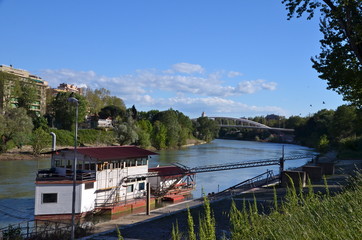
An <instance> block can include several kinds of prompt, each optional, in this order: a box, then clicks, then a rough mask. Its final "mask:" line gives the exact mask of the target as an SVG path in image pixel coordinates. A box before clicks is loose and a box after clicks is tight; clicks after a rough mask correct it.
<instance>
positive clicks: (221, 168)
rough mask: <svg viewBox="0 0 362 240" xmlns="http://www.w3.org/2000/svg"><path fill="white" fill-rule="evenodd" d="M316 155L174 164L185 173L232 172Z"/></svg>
mask: <svg viewBox="0 0 362 240" xmlns="http://www.w3.org/2000/svg"><path fill="white" fill-rule="evenodd" d="M314 157H316V155H312V154H309V155H291V156H287V157H281V158H278V159H264V160H253V161H243V162H236V163H223V164H216V165H207V166H200V167H193V168H189V167H186V166H184V165H181V164H177V163H176V164H175V165H176V166H178V167H180V168H182V169H184V170H185V171H186V172H187V173H203V172H214V171H225V170H232V169H239V168H252V167H263V166H270V165H280V164H281V163H282V162H284V161H287V160H298V159H304V158H311V159H313V158H314Z"/></svg>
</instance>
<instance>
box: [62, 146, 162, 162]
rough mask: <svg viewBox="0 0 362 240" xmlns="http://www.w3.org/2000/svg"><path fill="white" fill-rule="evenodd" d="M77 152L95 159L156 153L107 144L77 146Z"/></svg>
mask: <svg viewBox="0 0 362 240" xmlns="http://www.w3.org/2000/svg"><path fill="white" fill-rule="evenodd" d="M69 150H71V151H74V148H65V149H59V150H56V151H55V152H61V151H69ZM77 152H78V153H80V154H83V155H86V156H89V157H91V158H96V159H97V160H101V161H105V160H115V159H128V158H141V157H147V156H149V155H157V153H155V152H151V151H148V150H146V149H142V148H139V147H135V146H108V147H78V148H77Z"/></svg>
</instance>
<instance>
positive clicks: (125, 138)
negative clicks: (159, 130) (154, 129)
mask: <svg viewBox="0 0 362 240" xmlns="http://www.w3.org/2000/svg"><path fill="white" fill-rule="evenodd" d="M113 131H114V133H115V137H116V140H117V142H118V143H119V144H120V145H129V144H134V143H136V142H137V140H138V133H137V126H136V124H135V122H134V120H133V119H132V118H131V117H128V119H127V121H126V122H122V121H121V119H118V120H116V121H115V123H114V129H113Z"/></svg>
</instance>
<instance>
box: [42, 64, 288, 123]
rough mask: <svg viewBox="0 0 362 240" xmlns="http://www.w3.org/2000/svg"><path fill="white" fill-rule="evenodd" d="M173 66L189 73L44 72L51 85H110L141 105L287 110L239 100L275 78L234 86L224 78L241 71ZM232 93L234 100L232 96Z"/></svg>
mask: <svg viewBox="0 0 362 240" xmlns="http://www.w3.org/2000/svg"><path fill="white" fill-rule="evenodd" d="M173 69H174V70H177V71H178V72H181V73H188V75H183V74H179V73H177V72H173V71H163V72H162V71H158V70H155V69H151V70H150V69H148V70H137V71H135V72H134V73H133V74H128V75H121V76H115V77H109V76H101V75H98V74H97V73H95V72H94V71H74V70H70V69H60V70H43V71H42V73H41V74H40V75H41V76H42V77H43V78H44V79H45V80H47V81H48V82H49V84H50V86H51V87H57V86H58V85H59V84H60V83H70V84H74V85H76V86H78V87H89V88H91V89H96V88H106V89H108V90H110V91H111V94H112V95H115V96H118V97H120V98H122V99H123V100H124V101H125V103H126V105H127V106H131V105H133V104H135V105H136V106H138V107H144V108H148V109H152V108H153V109H160V110H162V109H168V108H170V107H172V108H175V109H180V111H185V112H187V113H188V114H195V113H197V114H198V112H199V113H200V114H201V112H202V111H206V112H210V113H211V112H212V113H215V114H234V116H235V115H236V116H244V115H246V114H243V113H245V112H249V113H253V115H256V114H261V113H263V112H266V113H281V112H283V111H282V109H280V108H277V107H272V106H269V107H265V106H264V107H257V106H249V105H247V104H244V103H240V102H237V101H235V98H236V97H238V96H242V95H244V94H253V93H256V92H258V91H262V90H264V91H273V90H275V89H276V85H277V84H276V83H275V82H268V81H266V80H262V79H257V80H247V81H241V82H239V83H237V84H236V85H234V86H233V85H228V84H227V82H225V81H224V80H223V78H224V77H228V76H241V73H239V72H234V71H232V72H227V71H219V72H214V73H208V74H202V75H199V73H204V72H205V70H204V69H203V68H202V67H201V66H200V65H196V64H189V63H179V64H175V65H173ZM192 73H197V75H194V74H192ZM230 97H233V99H234V100H231V99H229V98H230Z"/></svg>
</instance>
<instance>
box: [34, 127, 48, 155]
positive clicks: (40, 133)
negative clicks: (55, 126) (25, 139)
mask: <svg viewBox="0 0 362 240" xmlns="http://www.w3.org/2000/svg"><path fill="white" fill-rule="evenodd" d="M50 143H51V136H50V134H49V133H48V132H46V131H44V130H43V128H41V127H39V128H37V129H36V130H34V131H33V133H32V136H31V146H32V148H33V154H34V155H39V154H40V153H41V152H42V151H43V150H44V149H45V148H47V147H49V146H50Z"/></svg>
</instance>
